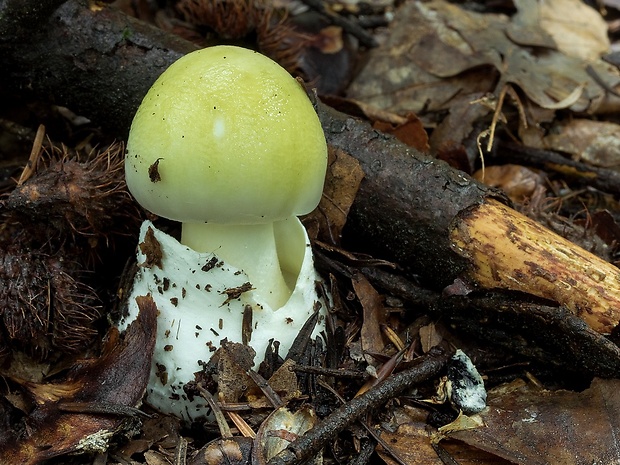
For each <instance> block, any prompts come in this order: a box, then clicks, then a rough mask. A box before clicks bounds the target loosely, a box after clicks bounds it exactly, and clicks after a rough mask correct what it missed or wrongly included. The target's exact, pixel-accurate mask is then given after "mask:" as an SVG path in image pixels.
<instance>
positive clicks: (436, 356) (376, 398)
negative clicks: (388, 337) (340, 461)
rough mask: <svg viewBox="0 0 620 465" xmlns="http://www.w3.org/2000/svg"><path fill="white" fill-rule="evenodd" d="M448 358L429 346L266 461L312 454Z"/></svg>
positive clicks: (284, 463) (281, 463)
mask: <svg viewBox="0 0 620 465" xmlns="http://www.w3.org/2000/svg"><path fill="white" fill-rule="evenodd" d="M448 358H449V354H447V353H445V351H443V350H441V349H439V348H433V349H431V351H429V353H428V354H426V355H423V356H422V357H420V359H419V360H420V363H418V364H417V365H416V366H414V367H412V368H409V369H408V370H405V371H401V372H400V373H397V374H395V375H393V376H391V377H389V378H388V379H386V380H385V381H383V382H382V383H381V384H378V385H377V386H375V387H374V388H372V389H370V390H369V391H368V392H366V393H365V394H363V395H361V396H359V397H356V398H355V399H352V400H351V401H350V402H349V403H348V404H346V405H343V406H342V407H340V408H338V409H337V410H335V411H334V412H333V413H332V414H331V415H329V416H328V417H327V418H325V419H324V420H323V421H322V422H321V423H319V424H318V425H317V426H316V427H314V428H312V429H311V430H310V431H308V432H307V433H306V434H304V435H303V436H301V437H299V438H298V439H296V440H295V441H293V442H292V443H290V444H289V445H288V447H287V448H286V449H284V450H282V451H281V452H280V453H279V454H277V455H276V456H274V457H273V458H272V459H271V460H269V462H267V465H292V464H298V463H303V462H304V461H306V460H308V459H310V458H311V457H314V456H315V455H316V454H317V453H318V452H319V451H320V450H321V449H322V448H323V446H324V445H325V444H326V443H327V442H328V441H329V440H331V439H332V438H333V437H334V436H335V435H336V434H338V433H339V432H340V431H342V430H343V429H345V428H346V427H347V426H348V425H350V424H352V423H353V422H355V421H357V420H358V419H359V418H360V417H361V416H362V415H364V413H366V412H367V411H368V410H370V409H373V408H376V407H378V406H380V405H382V404H384V403H385V402H387V401H388V400H389V399H392V398H393V397H395V396H397V395H398V394H400V393H401V392H402V391H404V390H405V389H407V388H408V387H411V386H412V385H415V384H419V383H421V382H423V381H426V380H428V379H431V378H433V377H435V376H437V374H439V372H440V371H441V370H443V368H444V367H445V365H446V362H447V361H448Z"/></svg>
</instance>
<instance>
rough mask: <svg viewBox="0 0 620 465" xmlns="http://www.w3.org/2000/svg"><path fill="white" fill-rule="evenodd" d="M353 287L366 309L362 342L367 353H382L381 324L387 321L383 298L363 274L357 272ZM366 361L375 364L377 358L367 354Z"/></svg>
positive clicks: (383, 345)
mask: <svg viewBox="0 0 620 465" xmlns="http://www.w3.org/2000/svg"><path fill="white" fill-rule="evenodd" d="M352 282H353V289H354V290H355V294H357V298H358V299H359V301H360V303H361V304H362V308H363V310H364V322H363V324H362V331H361V342H362V349H363V350H364V352H365V353H371V354H372V353H380V352H382V351H383V349H384V347H385V341H384V340H383V334H382V332H381V324H383V323H385V307H384V306H383V299H382V298H381V295H380V294H379V293H378V292H377V291H376V289H375V288H374V287H373V286H372V284H370V282H369V281H368V280H367V279H366V277H364V276H363V275H362V274H359V273H358V274H356V275H355V276H354V277H353V279H352ZM365 358H366V361H367V362H368V363H369V364H371V365H373V366H375V365H376V360H375V359H374V358H373V357H371V356H369V355H365Z"/></svg>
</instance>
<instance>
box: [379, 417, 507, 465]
mask: <svg viewBox="0 0 620 465" xmlns="http://www.w3.org/2000/svg"><path fill="white" fill-rule="evenodd" d="M427 417H428V411H427V410H426V409H422V408H419V407H410V406H405V407H402V408H397V409H394V413H393V418H392V421H391V423H390V425H389V426H390V427H391V428H386V427H385V424H384V425H382V427H381V429H380V435H381V439H383V445H382V446H381V447H379V448H378V449H377V452H378V454H379V455H380V456H381V458H382V459H383V460H384V461H385V462H386V463H388V464H389V465H396V464H402V463H406V464H425V465H445V464H446V463H454V462H450V459H452V460H453V461H454V460H456V461H457V462H458V463H459V465H476V464H493V465H508V464H509V463H512V462H508V461H504V460H502V459H500V458H498V457H497V456H495V455H492V454H490V453H488V452H485V451H483V450H480V449H477V448H475V447H471V446H469V445H467V444H463V443H462V442H458V441H442V442H441V443H440V444H434V443H433V441H432V437H433V434H434V430H433V429H432V428H430V427H429V426H428V425H427ZM396 459H398V460H399V461H397V460H396ZM442 459H443V460H442Z"/></svg>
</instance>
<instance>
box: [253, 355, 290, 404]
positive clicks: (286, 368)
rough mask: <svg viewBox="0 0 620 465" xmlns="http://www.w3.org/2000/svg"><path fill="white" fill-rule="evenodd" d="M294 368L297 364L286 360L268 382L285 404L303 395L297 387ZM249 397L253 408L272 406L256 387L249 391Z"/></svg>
mask: <svg viewBox="0 0 620 465" xmlns="http://www.w3.org/2000/svg"><path fill="white" fill-rule="evenodd" d="M294 366H295V362H294V361H293V360H291V359H287V360H285V361H284V363H283V364H282V366H280V368H278V369H277V370H276V371H275V373H274V374H273V375H271V378H269V381H268V383H269V386H270V387H271V389H273V390H274V391H275V392H276V393H277V394H278V396H280V399H282V402H284V403H285V404H286V403H287V402H288V401H289V400H291V399H293V398H296V397H299V396H300V395H301V391H300V390H299V388H298V386H297V375H296V374H295V372H294V371H293V370H292V369H291V368H292V367H294ZM247 397H248V400H249V401H250V402H249V404H250V406H251V407H252V408H267V407H271V406H272V405H271V403H270V402H269V400H268V399H267V398H266V397H265V396H264V394H263V393H262V391H261V390H260V389H259V387H258V386H256V385H254V386H253V387H252V388H251V389H250V390H249V391H248V395H247Z"/></svg>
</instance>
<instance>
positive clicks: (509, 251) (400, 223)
mask: <svg viewBox="0 0 620 465" xmlns="http://www.w3.org/2000/svg"><path fill="white" fill-rule="evenodd" d="M14 4H15V2H14V1H10V2H5V3H4V4H0V7H2V5H4V6H7V5H9V6H10V5H14ZM33 11H35V13H36V15H37V16H36V18H37V21H38V23H37V24H38V28H37V29H36V30H35V32H31V33H25V32H24V31H23V29H22V28H20V26H19V25H20V24H24V22H25V21H27V20H28V18H27V15H23V16H19V17H18V18H16V19H15V20H14V21H12V20H11V18H10V17H9V14H10V13H11V11H10V9H9V11H0V23H2V22H4V24H9V25H11V27H8V28H6V29H7V30H8V31H9V32H11V30H12V31H13V33H14V34H13V36H11V34H7V30H4V31H1V30H0V66H2V68H3V70H6V71H5V72H4V73H3V74H2V77H1V78H0V80H1V82H2V85H3V87H4V89H5V90H7V89H9V90H13V91H25V90H26V89H30V90H32V91H33V92H35V93H36V95H38V96H39V97H43V98H46V99H48V100H51V101H53V102H54V103H57V104H60V105H65V106H68V107H69V108H71V109H72V110H73V111H75V112H78V113H80V114H82V115H84V116H87V117H89V118H92V119H93V120H95V121H97V122H98V123H99V124H101V125H102V126H103V127H105V128H107V129H109V130H111V131H113V132H114V133H115V134H118V135H120V136H124V135H126V133H127V132H128V130H129V125H130V121H131V118H132V117H133V114H134V112H135V109H136V108H137V106H138V105H139V103H140V101H141V99H142V97H143V95H144V94H145V93H146V91H147V90H148V88H149V87H150V85H151V84H152V82H154V80H155V79H156V78H157V77H158V76H159V74H160V73H161V72H162V71H163V70H164V69H165V68H166V67H167V66H168V65H169V64H171V63H172V62H173V61H175V60H176V59H177V58H178V57H180V56H181V55H182V54H184V53H187V52H189V51H191V50H193V49H195V46H194V45H192V44H190V43H189V42H185V41H183V40H181V39H178V38H175V37H174V36H170V35H168V34H166V33H165V32H163V31H161V30H158V29H156V28H153V27H151V26H148V25H145V24H142V23H141V22H140V21H137V20H135V19H133V18H130V17H128V16H126V15H124V14H123V13H121V12H120V11H118V10H115V9H114V8H111V7H108V6H95V4H93V3H89V2H87V1H85V0H69V1H67V2H66V3H64V4H62V5H61V6H60V7H59V8H58V9H57V10H55V11H54V13H53V14H51V15H50V16H49V17H48V18H47V20H44V19H42V18H41V14H42V13H41V11H45V10H44V9H43V10H41V9H34V10H33ZM3 15H4V16H3ZM16 25H17V26H16ZM15 31H17V32H16V33H15ZM318 107H319V113H320V117H321V120H322V123H323V126H324V129H325V134H326V138H327V141H328V143H329V144H330V145H331V146H332V147H336V148H339V149H342V150H344V151H345V152H347V153H349V154H351V155H352V156H353V157H355V158H356V159H357V160H358V161H359V162H360V165H361V167H362V169H363V171H364V173H365V178H364V180H363V181H362V183H361V186H360V190H359V192H358V195H357V197H356V200H355V202H354V203H353V206H352V208H351V211H350V212H349V216H348V222H347V226H346V228H345V231H344V239H345V240H348V244H349V246H350V247H351V248H352V249H353V250H358V251H364V252H371V253H373V254H374V255H376V256H378V257H381V258H387V259H389V260H393V261H395V262H397V263H398V264H399V265H400V266H401V267H402V268H403V269H404V270H405V271H406V272H408V273H410V274H416V275H418V277H419V279H420V280H421V281H422V282H424V283H425V284H426V285H428V286H429V287H432V288H434V289H441V288H442V287H445V286H447V285H449V284H451V283H452V282H453V281H454V280H455V279H464V280H466V281H469V283H470V285H472V286H473V287H474V288H475V287H478V288H483V289H489V288H501V289H511V290H518V291H521V292H524V293H527V294H532V295H535V296H539V297H544V298H548V299H551V300H553V301H556V302H558V303H560V304H562V305H564V306H566V307H567V308H569V309H571V310H573V311H575V312H576V313H578V314H579V315H580V316H581V317H582V318H583V319H584V320H585V321H586V322H587V323H588V324H589V325H590V327H592V328H593V329H595V330H597V331H599V332H601V333H609V332H610V331H611V330H612V329H613V328H614V327H615V326H616V325H617V323H618V319H619V315H620V271H619V270H618V269H617V268H616V267H614V266H612V265H611V264H609V263H607V262H605V261H603V260H601V259H599V258H597V257H595V256H594V255H592V254H589V253H588V252H585V251H583V250H582V249H581V248H579V247H577V246H576V245H574V244H572V243H570V242H568V241H565V240H563V239H562V238H560V237H559V236H557V235H555V234H553V233H551V232H549V231H548V230H546V229H544V228H542V227H541V226H540V225H538V223H535V222H534V221H532V220H529V219H528V218H526V217H524V216H522V215H520V214H518V213H517V212H515V211H514V210H512V209H510V208H506V207H505V206H504V205H503V203H507V200H506V199H505V198H504V197H503V196H502V195H501V194H500V193H499V192H497V191H495V190H492V189H489V188H487V187H485V186H483V185H482V184H479V183H477V182H476V181H474V180H473V179H471V178H470V177H469V176H467V175H465V174H464V173H462V172H460V171H457V170H454V169H452V168H450V167H449V166H448V165H447V164H445V163H443V162H441V161H438V160H435V159H433V158H430V157H428V156H425V155H423V154H421V153H419V152H417V151H415V150H414V149H412V148H408V147H406V146H404V145H403V144H401V143H400V142H398V141H396V140H395V139H394V138H392V137H390V136H387V135H385V134H382V133H380V132H378V131H375V130H374V129H372V128H371V127H370V126H369V125H368V124H366V123H364V122H360V121H358V120H355V119H353V118H351V117H348V116H346V115H343V114H340V113H337V112H335V111H332V110H331V109H329V108H328V107H326V106H324V105H321V104H319V105H318ZM528 262H531V263H533V264H535V265H536V266H532V265H530V264H528ZM548 264H549V265H548ZM593 289H595V292H593Z"/></svg>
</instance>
